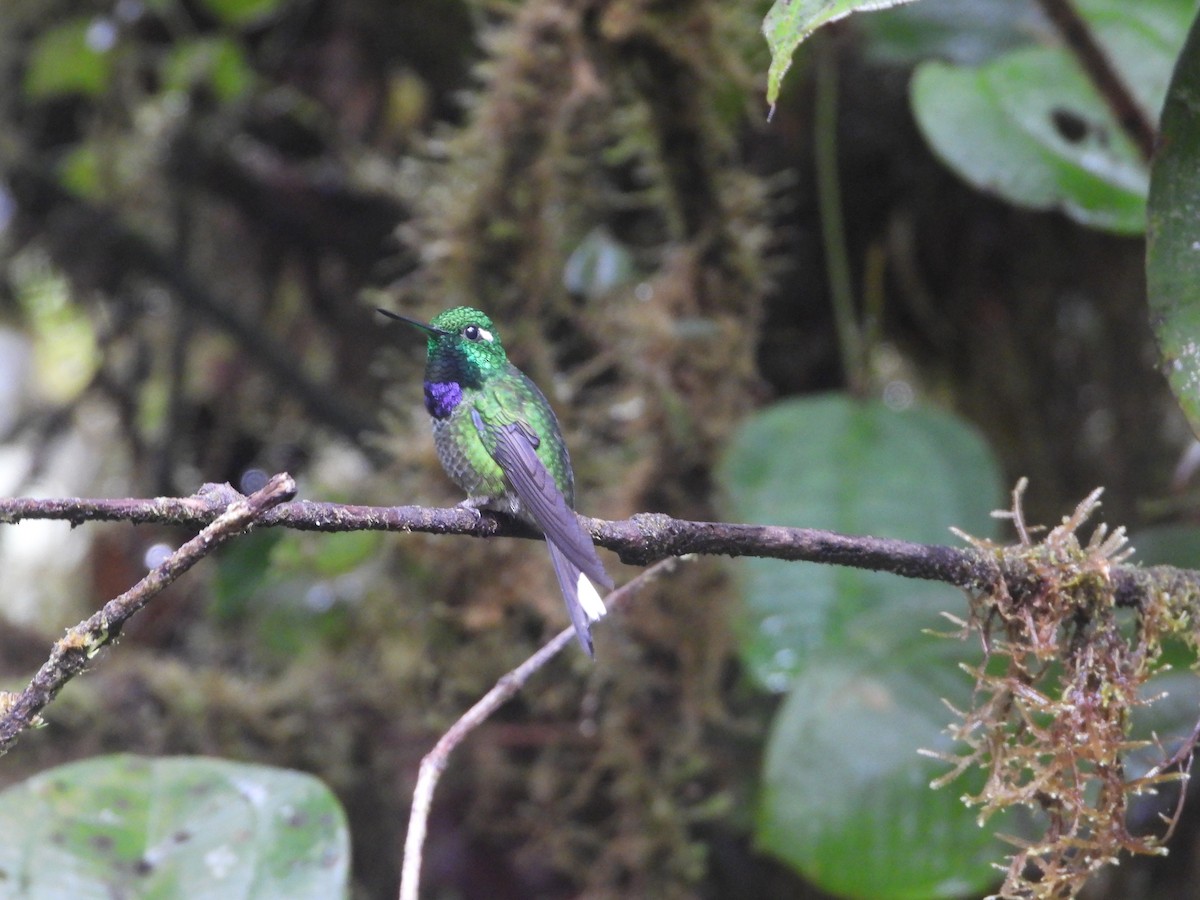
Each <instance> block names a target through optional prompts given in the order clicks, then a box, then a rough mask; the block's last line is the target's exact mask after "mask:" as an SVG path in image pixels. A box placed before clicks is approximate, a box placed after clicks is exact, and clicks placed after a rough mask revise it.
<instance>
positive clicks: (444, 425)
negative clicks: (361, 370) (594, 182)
mask: <svg viewBox="0 0 1200 900" xmlns="http://www.w3.org/2000/svg"><path fill="white" fill-rule="evenodd" d="M379 312H381V313H383V314H384V315H385V316H388V317H389V318H392V319H399V320H400V321H401V322H407V323H408V324H409V325H412V326H413V327H415V328H418V329H420V330H421V331H423V332H424V333H425V336H426V338H427V339H428V350H429V357H428V359H427V361H426V363H425V409H426V410H428V411H429V415H430V417H431V418H432V420H433V440H434V444H435V445H436V447H437V454H438V459H439V460H441V463H442V468H444V469H445V470H446V474H448V475H449V476H450V477H451V478H452V479H453V480H454V482H455V483H456V484H457V485H458V486H459V487H461V488H462V489H463V490H464V491H466V492H467V499H466V500H465V501H464V502H463V504H462V505H463V506H467V507H470V508H472V509H493V510H498V511H500V512H505V513H508V514H510V515H513V516H517V517H518V518H521V519H524V520H525V521H527V522H529V523H531V524H533V525H535V526H536V527H537V528H539V529H540V530H541V532H542V533H543V534H544V535H545V536H546V544H547V545H548V546H549V547H550V561H551V562H552V563H553V564H554V574H555V575H557V576H558V584H559V587H561V588H562V592H563V597H564V599H565V600H566V601H567V612H569V613H570V614H571V622H572V623H573V624H574V625H575V634H576V636H577V637H578V638H579V643H580V644H582V645H583V649H584V650H585V651H587V654H588V656H593V655H594V653H593V651H592V635H591V624H592V622H595V621H596V620H597V619H599V618H600V617H601V616H603V615H604V614H605V612H607V610H606V609H605V606H604V601H603V600H602V599H601V598H600V594H599V593H598V592H597V590H596V587H595V586H596V585H599V586H600V587H602V588H604V589H605V590H612V586H613V583H612V579H611V578H609V577H608V573H607V572H605V571H604V565H603V564H602V563H601V562H600V557H599V556H597V555H596V547H595V545H594V544H593V543H592V538H591V535H589V534H588V533H587V532H586V531H585V530H584V529H583V526H582V525H580V524H579V519H578V518H577V517H576V516H575V512H574V506H575V476H574V473H573V472H572V471H571V460H570V457H569V456H568V455H567V445H566V444H565V443H563V439H562V432H561V431H560V430H559V427H558V419H557V418H555V416H554V410H552V409H551V408H550V404H549V403H548V402H547V401H546V398H545V396H544V395H543V394H542V392H541V391H539V390H538V388H537V385H535V384H534V383H533V382H532V381H530V380H529V378H528V377H527V376H526V375H525V373H524V372H522V371H521V370H520V369H518V368H517V367H516V366H514V365H513V364H512V363H510V362H509V361H508V355H507V354H506V353H505V352H504V345H503V344H501V343H500V335H499V334H498V333H497V332H496V328H495V326H494V325H493V324H492V320H491V319H489V318H488V317H487V316H486V315H484V314H483V313H481V312H480V311H479V310H477V309H471V308H470V307H469V306H458V307H455V308H454V309H448V310H446V311H445V312H443V313H439V314H438V315H437V316H435V317H434V319H433V321H431V322H430V323H429V324H425V323H424V322H418V321H416V320H414V319H409V318H407V317H405V316H398V315H396V314H395V313H391V312H388V311H387V310H386V309H381V310H379Z"/></svg>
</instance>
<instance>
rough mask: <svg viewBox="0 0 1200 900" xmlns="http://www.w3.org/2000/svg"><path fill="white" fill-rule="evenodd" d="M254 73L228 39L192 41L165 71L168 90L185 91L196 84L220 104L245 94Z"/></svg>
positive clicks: (181, 45)
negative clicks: (210, 90)
mask: <svg viewBox="0 0 1200 900" xmlns="http://www.w3.org/2000/svg"><path fill="white" fill-rule="evenodd" d="M253 80H254V72H253V71H252V70H251V68H250V65H249V63H247V62H246V57H245V54H243V53H242V50H241V48H240V47H239V46H238V45H237V44H236V43H234V42H233V41H232V40H230V39H229V38H225V37H214V38H192V39H190V40H187V41H183V42H181V43H179V44H178V45H176V47H175V48H174V49H173V50H172V51H171V54H170V56H169V57H168V58H167V60H166V63H165V65H164V67H163V81H164V83H165V85H166V87H167V88H169V89H171V90H176V91H186V90H188V89H190V88H191V87H192V85H194V84H196V83H197V82H202V83H205V84H207V85H209V86H210V87H211V88H212V90H213V93H214V94H216V96H217V98H218V99H219V100H225V101H228V100H234V99H236V98H237V97H239V96H241V95H242V94H243V93H245V91H246V89H247V88H249V87H250V85H251V83H252V82H253Z"/></svg>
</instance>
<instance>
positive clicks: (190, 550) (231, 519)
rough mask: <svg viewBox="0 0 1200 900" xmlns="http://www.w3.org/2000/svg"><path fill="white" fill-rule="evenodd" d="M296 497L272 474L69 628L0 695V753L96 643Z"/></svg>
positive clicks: (290, 483) (284, 477)
mask: <svg viewBox="0 0 1200 900" xmlns="http://www.w3.org/2000/svg"><path fill="white" fill-rule="evenodd" d="M295 495H296V482H295V481H294V480H293V479H292V477H291V476H290V475H288V474H286V473H283V474H279V475H275V476H274V477H272V478H271V480H270V481H268V482H267V484H266V485H265V486H264V487H263V489H262V490H260V491H258V492H256V493H254V494H252V495H251V496H249V497H243V496H241V495H240V494H237V495H235V496H234V497H232V498H231V499H230V500H229V502H228V503H226V504H225V506H224V508H223V509H222V510H221V512H220V513H219V515H217V516H215V517H214V518H213V520H212V522H211V524H209V525H208V526H207V527H206V528H205V529H204V530H203V531H201V532H200V533H199V534H198V535H196V536H195V537H194V538H192V539H191V540H190V541H188V542H187V543H186V544H184V545H183V546H182V547H180V548H179V549H178V550H176V551H175V552H174V553H172V554H171V555H170V557H168V558H167V560H166V561H165V562H163V563H162V564H161V565H159V566H157V567H156V568H154V569H152V570H151V571H150V572H149V573H148V574H147V575H146V577H145V578H143V579H142V580H141V581H139V582H138V583H137V584H135V585H134V586H133V587H131V588H130V589H129V590H128V591H126V592H125V593H123V594H121V595H120V596H119V597H115V598H113V599H112V600H110V601H109V602H108V603H106V604H104V608H103V609H101V610H100V611H99V612H97V613H95V614H94V615H93V616H91V617H90V618H88V619H86V620H84V621H83V622H80V623H79V624H78V625H76V626H75V627H74V628H71V629H69V630H68V631H67V634H66V636H65V637H63V638H62V639H61V640H59V641H58V642H57V643H56V644H55V645H54V648H53V649H52V650H51V652H50V658H49V659H48V660H47V661H46V662H45V663H44V664H43V665H42V667H41V668H40V669H39V670H38V672H37V674H36V675H34V676H33V679H32V680H31V681H30V682H29V684H28V685H27V686H26V687H25V689H24V690H23V691H20V692H19V693H8V694H4V695H3V696H2V698H0V754H4V753H7V752H8V750H9V748H10V747H11V746H12V744H13V742H14V741H15V740H16V738H17V735H19V734H20V733H21V732H22V731H24V730H25V729H26V728H29V727H30V726H32V725H36V724H38V722H39V718H38V713H39V712H41V711H42V710H43V709H44V708H45V707H46V705H47V704H49V703H50V701H51V700H53V699H54V697H55V695H56V694H58V692H59V691H60V690H62V688H63V686H64V685H65V684H66V683H67V682H68V681H70V680H71V679H72V678H74V677H75V676H76V675H78V674H79V673H80V672H82V671H83V670H84V667H85V666H87V662H88V660H89V659H91V658H92V657H93V656H95V655H96V653H97V652H98V651H99V650H100V648H101V647H103V646H104V645H105V644H109V643H111V642H112V641H114V640H115V639H116V638H117V636H118V635H119V634H120V633H121V629H122V627H124V625H125V622H126V621H127V620H128V619H129V617H130V616H132V615H133V614H134V613H136V612H137V611H138V610H140V609H141V608H142V607H144V606H145V605H146V604H147V603H149V602H150V600H151V599H152V598H153V597H154V596H155V595H156V594H158V593H159V592H161V591H162V590H163V588H165V587H166V586H167V585H169V584H170V583H171V582H173V581H174V580H175V579H176V578H178V577H179V576H180V575H182V574H183V573H184V572H186V571H187V570H188V569H190V568H191V567H192V566H194V565H195V564H196V563H198V562H199V561H200V560H202V559H203V558H204V557H206V556H208V554H210V553H211V552H212V551H213V550H215V549H216V548H217V547H219V546H221V544H223V543H225V541H227V540H229V539H230V538H231V537H234V536H235V535H238V534H241V533H242V532H244V531H246V530H247V529H249V528H251V527H252V526H253V525H254V524H255V523H256V522H257V521H258V519H259V518H260V517H261V516H262V515H263V513H264V512H266V511H267V510H269V509H271V508H272V507H274V506H278V505H279V504H280V503H282V502H284V501H285V500H288V499H290V498H291V497H294V496H295Z"/></svg>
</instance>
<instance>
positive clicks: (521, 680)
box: [400, 558, 680, 900]
mask: <svg viewBox="0 0 1200 900" xmlns="http://www.w3.org/2000/svg"><path fill="white" fill-rule="evenodd" d="M679 562H680V560H679V559H677V558H671V559H664V560H662V561H661V562H658V563H656V564H655V565H653V566H651V567H650V568H648V569H646V570H645V571H644V572H642V573H641V574H639V575H638V576H637V577H636V578H634V579H633V580H632V581H630V582H628V583H627V584H624V585H622V586H621V587H619V588H617V590H615V591H613V592H612V593H611V594H609V595H608V597H607V598H606V602H607V604H608V606H609V607H610V608H613V607H616V606H620V605H623V604H624V603H626V602H628V600H629V599H630V598H631V597H632V596H633V595H634V594H635V593H637V592H638V591H639V590H641V589H642V588H643V587H645V586H646V585H647V584H648V583H650V582H651V581H653V580H654V579H656V578H658V577H660V576H662V575H665V574H667V573H668V572H670V571H671V570H672V569H673V568H674V567H675V566H676V565H678V563H679ZM574 637H575V629H574V628H565V629H563V630H562V631H560V632H559V633H558V634H557V635H555V636H554V637H553V638H552V639H551V640H550V641H549V642H548V643H547V644H545V646H543V647H542V648H541V649H539V650H538V651H537V652H536V653H534V654H533V655H532V656H530V657H529V658H528V659H527V660H525V662H523V663H521V665H519V666H517V667H516V668H515V669H513V670H512V671H511V672H508V673H507V674H505V675H503V676H501V678H500V679H499V680H498V681H497V682H496V684H495V686H494V687H493V688H492V689H491V690H490V691H488V692H487V693H486V694H484V695H483V697H482V698H480V700H479V701H478V702H477V703H476V704H475V705H474V706H472V707H471V708H470V709H468V710H467V711H466V712H465V713H463V714H462V716H461V717H460V718H459V719H458V720H457V721H456V722H455V723H454V724H453V725H451V726H450V727H449V728H448V729H447V730H446V733H445V734H443V735H442V736H441V738H439V739H438V742H437V743H436V744H434V745H433V749H432V750H430V751H429V752H428V753H427V754H425V756H424V758H423V759H422V760H421V767H420V769H419V770H418V772H417V785H416V787H415V788H414V789H413V802H412V809H411V811H410V812H409V817H408V834H407V836H406V837H405V839H404V865H403V868H402V870H401V874H400V900H417V894H418V891H419V890H420V885H421V861H422V855H423V848H424V846H425V833H426V826H427V825H428V822H429V810H430V807H431V806H432V804H433V792H434V790H435V789H436V788H437V783H438V779H440V778H441V776H442V772H444V771H445V770H446V764H447V762H448V761H449V758H450V754H451V753H453V752H454V749H455V748H456V747H457V746H458V745H459V744H461V743H462V742H463V740H464V739H465V738H466V736H467V735H468V734H470V733H471V732H472V731H474V730H475V729H476V728H478V727H479V726H480V725H482V724H483V723H484V722H485V721H487V720H488V718H489V717H491V715H492V713H494V712H495V711H496V710H497V709H499V708H500V707H501V706H503V705H504V704H505V703H507V702H508V701H509V700H510V699H512V698H513V697H514V696H516V694H517V692H518V691H520V690H521V688H522V687H524V686H525V684H526V682H528V681H529V679H530V678H532V677H533V676H534V674H536V673H537V672H538V670H540V669H541V668H542V667H543V666H544V665H546V663H548V662H549V661H550V660H552V659H553V658H554V657H555V656H557V655H558V654H559V653H560V652H561V651H562V649H563V648H564V647H566V646H567V645H568V644H570V643H571V641H572V640H573V639H574Z"/></svg>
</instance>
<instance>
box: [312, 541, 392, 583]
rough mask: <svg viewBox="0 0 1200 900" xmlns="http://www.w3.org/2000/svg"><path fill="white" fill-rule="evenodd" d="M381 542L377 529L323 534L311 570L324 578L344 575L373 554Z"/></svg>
mask: <svg viewBox="0 0 1200 900" xmlns="http://www.w3.org/2000/svg"><path fill="white" fill-rule="evenodd" d="M382 542H383V534H382V533H381V532H378V531H345V532H335V533H333V534H325V535H322V536H321V541H320V542H319V543H318V544H317V548H316V555H315V556H314V558H313V561H312V562H313V570H314V571H315V572H316V573H317V574H318V575H320V576H322V577H325V578H333V577H334V576H337V575H344V574H346V573H347V572H349V571H351V570H352V569H356V568H358V567H359V566H361V565H362V564H363V563H365V562H366V561H367V560H368V559H370V558H371V557H372V556H374V555H375V552H376V551H377V550H378V549H379V545H380V544H381V543H382Z"/></svg>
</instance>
